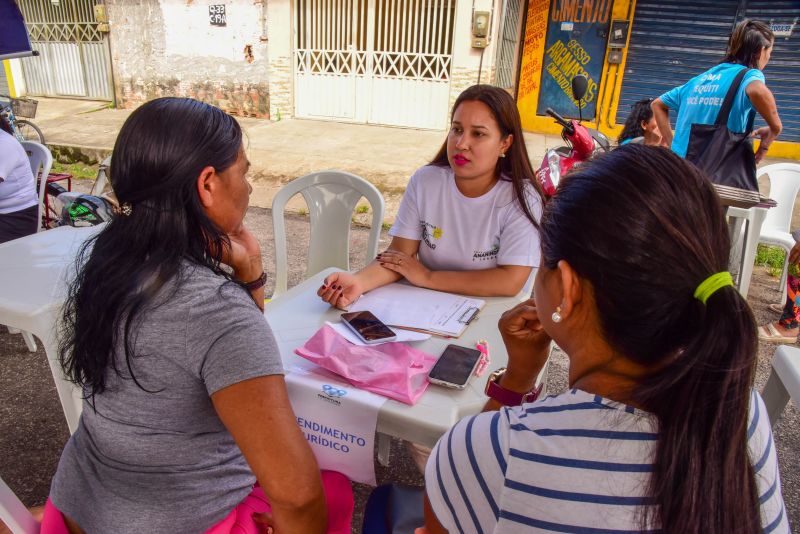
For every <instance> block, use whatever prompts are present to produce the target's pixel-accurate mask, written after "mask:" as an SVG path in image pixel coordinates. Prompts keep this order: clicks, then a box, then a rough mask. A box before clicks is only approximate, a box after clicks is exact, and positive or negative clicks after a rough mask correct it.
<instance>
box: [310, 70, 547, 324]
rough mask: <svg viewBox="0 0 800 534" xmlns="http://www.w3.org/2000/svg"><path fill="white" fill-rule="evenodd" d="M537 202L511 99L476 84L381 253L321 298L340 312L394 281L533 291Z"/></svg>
mask: <svg viewBox="0 0 800 534" xmlns="http://www.w3.org/2000/svg"><path fill="white" fill-rule="evenodd" d="M542 198H543V196H542V193H541V188H540V186H539V185H538V183H537V182H536V180H535V177H534V174H533V169H532V168H531V165H530V160H529V159H528V153H527V151H526V149H525V143H524V142H523V138H522V128H521V126H520V118H519V112H518V111H517V107H516V104H515V103H514V99H513V98H512V97H511V96H510V95H509V94H508V93H507V92H505V91H504V90H502V89H499V88H497V87H493V86H490V85H474V86H472V87H470V88H468V89H467V90H466V91H464V92H463V93H461V95H460V96H459V97H458V99H457V100H456V102H455V105H454V106H453V115H452V125H451V129H450V133H449V134H448V136H447V140H446V141H445V143H444V144H443V145H442V147H441V149H440V150H439V152H438V154H436V157H434V159H433V161H431V163H430V164H428V165H426V166H424V167H422V168H420V169H418V170H417V171H416V172H415V173H414V175H413V176H411V180H410V181H409V184H408V187H407V189H406V193H405V195H404V196H403V200H402V202H401V204H400V210H399V211H398V213H397V217H396V220H395V223H394V226H392V229H391V230H390V231H389V235H391V236H392V243H391V244H390V245H389V248H388V250H386V251H385V252H383V253H381V254H379V255H378V257H377V259H376V260H375V261H373V262H372V263H370V264H369V265H368V266H367V267H365V268H364V269H362V270H361V271H359V272H357V273H355V274H350V273H345V272H339V273H334V274H332V275H330V276H328V277H327V278H326V279H325V281H324V283H323V285H322V287H320V289H319V291H318V294H319V296H320V297H321V298H322V299H323V300H324V301H326V302H329V303H331V304H332V305H334V306H336V307H339V308H345V307H347V306H348V305H349V304H350V303H352V302H353V301H354V300H356V299H357V298H358V297H359V296H361V294H362V293H365V292H367V291H369V290H371V289H374V288H376V287H380V286H383V285H386V284H389V283H391V282H395V281H397V280H400V279H401V278H405V279H406V280H408V281H409V282H410V283H412V284H414V285H416V286H419V287H426V288H430V289H436V290H439V291H448V292H452V293H462V294H468V295H478V296H513V295H517V294H519V293H520V292H521V291H522V290H523V289H524V290H525V291H526V292H530V288H531V285H532V280H533V276H532V275H533V270H534V268H535V267H538V265H539V232H538V219H539V216H540V215H541V212H542Z"/></svg>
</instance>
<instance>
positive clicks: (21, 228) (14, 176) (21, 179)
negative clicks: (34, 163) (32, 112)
mask: <svg viewBox="0 0 800 534" xmlns="http://www.w3.org/2000/svg"><path fill="white" fill-rule="evenodd" d="M0 154H2V157H0V243H5V242H6V241H11V240H12V239H17V238H19V237H24V236H26V235H30V234H35V233H36V229H37V227H38V221H37V220H36V218H37V216H38V215H39V196H38V195H37V193H36V180H34V178H33V171H31V162H30V159H28V155H27V154H26V153H25V149H24V148H22V145H21V144H20V143H19V141H17V138H16V137H14V135H13V130H12V129H11V125H10V124H9V123H8V121H7V120H6V119H5V118H4V117H2V116H0Z"/></svg>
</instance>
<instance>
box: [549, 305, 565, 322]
mask: <svg viewBox="0 0 800 534" xmlns="http://www.w3.org/2000/svg"><path fill="white" fill-rule="evenodd" d="M550 318H551V319H552V320H553V322H554V323H560V322H561V319H562V317H561V306H556V311H554V312H553V315H551V316H550Z"/></svg>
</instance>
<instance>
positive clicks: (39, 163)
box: [21, 141, 53, 232]
mask: <svg viewBox="0 0 800 534" xmlns="http://www.w3.org/2000/svg"><path fill="white" fill-rule="evenodd" d="M21 144H22V148H24V149H25V152H26V153H27V154H28V158H29V159H30V161H31V171H33V178H34V180H37V179H38V180H39V216H38V218H37V219H36V221H37V222H38V225H39V226H38V230H37V231H39V232H41V231H42V230H44V229H45V228H44V227H43V226H42V215H43V214H44V195H45V194H46V190H47V176H48V175H49V174H50V168H51V167H52V166H53V155H52V154H51V153H50V149H49V148H47V147H46V146H44V145H42V144H39V143H35V142H33V141H22V142H21ZM40 177H41V178H40Z"/></svg>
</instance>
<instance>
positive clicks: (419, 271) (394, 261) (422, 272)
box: [377, 250, 431, 287]
mask: <svg viewBox="0 0 800 534" xmlns="http://www.w3.org/2000/svg"><path fill="white" fill-rule="evenodd" d="M377 259H378V262H379V263H380V264H381V266H382V267H385V268H386V269H389V270H391V271H394V272H396V273H398V274H400V275H402V276H403V277H404V278H405V279H406V280H408V281H409V282H411V283H412V284H414V285H415V286H418V287H427V284H428V281H429V280H430V277H431V271H430V269H428V268H427V267H425V266H424V265H422V263H421V262H420V261H419V260H418V259H417V258H415V257H414V256H409V255H408V254H405V253H403V252H399V251H397V250H387V251H385V252H381V253H380V254H378V258H377Z"/></svg>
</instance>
